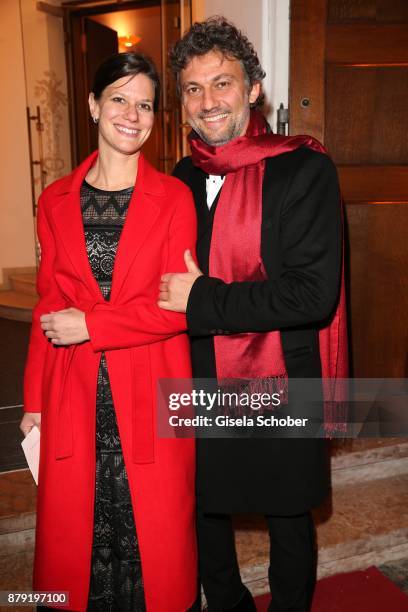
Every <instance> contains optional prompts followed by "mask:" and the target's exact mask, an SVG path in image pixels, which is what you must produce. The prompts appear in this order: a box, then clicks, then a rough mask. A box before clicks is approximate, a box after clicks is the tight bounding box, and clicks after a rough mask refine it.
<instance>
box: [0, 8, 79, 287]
mask: <svg viewBox="0 0 408 612" xmlns="http://www.w3.org/2000/svg"><path fill="white" fill-rule="evenodd" d="M48 2H49V3H52V4H56V5H58V4H60V1H59V0H48ZM0 58H1V59H0V79H1V80H0V82H1V84H2V92H3V95H2V96H1V101H0V125H1V134H2V143H3V146H2V148H1V152H0V157H1V164H0V178H1V185H2V189H1V204H0V285H1V284H2V283H3V281H4V279H3V270H4V269H6V268H20V267H21V268H27V267H30V266H35V264H36V257H35V230H34V221H33V217H32V196H31V179H30V159H29V141H28V129H27V121H26V106H29V107H30V112H31V114H32V115H35V114H36V112H37V111H36V107H37V105H39V106H40V109H41V117H42V122H43V125H44V130H43V132H42V136H43V138H42V140H43V159H44V168H45V170H46V171H47V175H46V184H49V183H51V182H52V181H54V180H55V179H56V178H58V177H60V176H62V175H64V174H67V173H68V172H69V171H70V169H71V167H70V159H71V154H70V142H69V119H68V107H67V84H66V68H65V56H64V36H63V29H62V20H61V19H59V18H56V17H52V16H50V15H47V14H45V13H43V12H40V11H37V10H36V0H1V1H0ZM31 126H32V150H33V157H34V159H39V141H38V135H37V131H36V129H35V123H34V122H32V123H31ZM34 178H35V180H34V187H35V196H36V199H37V198H38V196H39V194H40V192H41V183H40V172H39V168H38V167H36V168H35V170H34Z"/></svg>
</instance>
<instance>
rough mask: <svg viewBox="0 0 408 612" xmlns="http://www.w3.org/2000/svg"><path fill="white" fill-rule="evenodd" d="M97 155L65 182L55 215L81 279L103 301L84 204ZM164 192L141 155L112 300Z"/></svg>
mask: <svg viewBox="0 0 408 612" xmlns="http://www.w3.org/2000/svg"><path fill="white" fill-rule="evenodd" d="M97 155H98V152H97V151H95V152H94V153H92V155H90V156H89V157H88V158H87V159H86V160H85V161H84V162H83V163H82V164H81V165H80V166H78V168H76V169H75V170H74V171H73V172H72V174H71V175H70V176H69V177H68V178H67V180H65V181H64V182H62V183H61V187H60V190H59V191H58V190H57V191H56V194H55V203H54V206H53V209H52V215H53V218H54V221H55V224H56V227H57V231H58V236H59V238H60V240H61V242H62V243H63V245H64V247H65V250H66V252H67V254H68V256H69V258H70V260H71V263H72V265H73V267H74V269H75V271H76V272H77V274H78V276H79V278H80V279H81V280H82V281H83V283H84V285H85V286H86V288H87V290H88V291H89V292H90V294H91V296H92V297H93V298H96V299H98V301H99V300H100V301H103V300H104V297H103V295H102V292H101V290H100V289H99V285H98V283H97V281H96V279H95V277H94V275H93V273H92V269H91V266H90V264H89V260H88V254H87V250H86V242H85V232H84V226H83V222H82V213H81V203H80V189H81V185H82V183H83V181H84V178H85V177H86V175H87V174H88V171H89V169H90V168H91V166H92V165H93V163H94V162H95V159H96V157H97ZM164 194H165V191H164V187H163V184H162V181H161V178H160V173H159V172H157V170H155V169H154V168H153V167H152V166H151V165H150V164H149V163H148V162H147V161H146V160H145V159H144V157H143V155H140V157H139V162H138V172H137V179H136V184H135V188H134V190H133V194H132V197H131V200H130V204H129V210H128V214H127V218H126V221H125V224H124V227H123V230H122V234H121V237H120V240H119V245H118V250H117V253H116V257H115V264H114V270H113V278H112V291H111V300H110V301H114V300H115V299H116V298H117V296H118V295H119V292H120V289H121V287H122V285H123V282H124V280H125V278H126V276H127V273H128V271H129V268H130V266H131V265H132V263H133V260H134V258H135V257H136V255H137V253H138V252H139V250H140V248H141V246H142V244H143V243H144V242H145V240H146V238H147V237H148V234H149V232H150V231H151V229H152V228H153V226H154V224H155V222H156V220H157V217H158V216H159V212H160V202H161V199H162V197H163V195H164Z"/></svg>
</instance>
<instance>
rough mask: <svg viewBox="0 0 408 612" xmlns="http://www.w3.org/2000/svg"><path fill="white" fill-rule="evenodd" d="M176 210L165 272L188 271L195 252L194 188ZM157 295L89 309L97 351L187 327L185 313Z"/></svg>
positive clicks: (150, 340)
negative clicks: (172, 308)
mask: <svg viewBox="0 0 408 612" xmlns="http://www.w3.org/2000/svg"><path fill="white" fill-rule="evenodd" d="M183 192H184V193H185V196H184V197H183V196H181V197H180V202H179V203H178V205H177V208H176V210H175V212H174V214H173V218H172V220H171V223H170V227H169V241H168V255H167V262H166V265H165V272H181V271H185V263H184V251H185V250H186V249H190V251H191V252H192V253H193V254H194V253H195V241H196V231H197V230H196V225H197V222H196V215H195V209H194V204H193V199H192V196H191V193H190V190H184V189H183ZM158 296H159V285H157V296H156V297H155V299H151V300H149V299H147V298H144V299H141V298H139V299H137V300H135V301H134V302H133V303H129V304H126V305H123V306H117V305H111V304H109V303H103V304H102V303H98V304H95V305H94V307H93V308H92V309H91V310H90V311H89V312H87V313H86V315H85V318H86V324H87V328H88V333H89V336H90V343H91V346H92V348H93V350H94V351H95V352H97V351H108V350H114V349H123V348H131V347H136V346H142V345H145V344H151V343H153V342H159V341H160V340H166V339H167V338H171V337H172V336H174V335H176V334H180V333H182V332H185V331H186V330H187V322H186V316H185V314H181V313H177V312H170V311H166V310H163V309H161V308H159V306H158V305H157V300H158Z"/></svg>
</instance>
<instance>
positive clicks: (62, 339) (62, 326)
mask: <svg viewBox="0 0 408 612" xmlns="http://www.w3.org/2000/svg"><path fill="white" fill-rule="evenodd" d="M40 321H41V328H42V329H43V330H44V331H45V335H46V336H47V338H50V339H51V342H52V343H53V344H60V345H64V346H66V345H69V344H80V343H81V342H85V341H86V340H89V334H88V329H87V327H86V322H85V313H84V312H82V310H78V308H66V309H65V310H58V312H51V313H50V314H46V315H42V316H41V317H40Z"/></svg>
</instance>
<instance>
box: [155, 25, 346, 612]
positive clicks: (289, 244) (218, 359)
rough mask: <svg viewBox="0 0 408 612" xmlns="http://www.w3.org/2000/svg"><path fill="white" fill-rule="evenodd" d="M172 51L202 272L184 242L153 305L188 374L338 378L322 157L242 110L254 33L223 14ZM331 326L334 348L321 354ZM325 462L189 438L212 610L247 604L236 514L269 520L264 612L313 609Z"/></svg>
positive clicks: (301, 452) (333, 213)
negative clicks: (175, 333)
mask: <svg viewBox="0 0 408 612" xmlns="http://www.w3.org/2000/svg"><path fill="white" fill-rule="evenodd" d="M170 57H171V63H172V68H173V71H174V73H175V76H176V78H177V82H178V87H179V90H180V94H181V99H182V103H183V106H184V109H185V112H186V117H187V120H188V122H189V123H190V125H191V127H192V128H193V130H194V132H193V134H192V137H191V140H190V144H191V150H192V157H187V158H185V159H183V160H181V162H179V164H178V165H177V166H176V168H175V171H174V174H175V175H176V176H177V177H179V178H180V179H181V180H183V181H184V182H185V183H186V184H187V185H189V186H190V188H191V189H192V192H193V194H194V198H195V203H196V207H197V215H198V222H199V231H198V242H197V259H198V263H199V268H198V267H197V266H196V264H195V263H194V261H193V259H192V257H191V254H190V253H189V252H186V255H185V261H186V265H187V269H188V272H186V273H183V274H180V273H178V274H172V273H169V274H166V275H164V276H163V277H162V283H161V286H160V297H159V305H160V306H161V307H162V308H166V309H170V310H174V311H179V312H186V313H187V321H188V328H189V333H190V336H191V348H192V361H193V371H194V376H195V377H199V378H216V377H218V379H219V380H220V379H228V378H246V379H248V378H251V379H255V380H258V379H264V380H267V381H271V380H272V379H277V380H282V379H284V378H289V380H290V378H291V377H293V378H295V377H296V378H320V377H321V376H322V370H323V374H324V373H327V372H328V371H329V372H330V373H333V371H334V369H337V373H338V374H340V375H345V369H344V367H342V368H340V369H339V365H340V366H345V359H344V358H343V356H344V351H342V346H340V341H342V342H344V330H345V327H344V319H343V316H342V315H343V311H342V309H340V310H339V308H337V305H338V302H339V294H340V284H341V283H340V278H341V267H342V266H341V259H342V256H341V242H342V240H341V223H342V222H341V209H340V199H339V190H338V182H337V176H336V171H335V168H334V165H333V164H332V162H331V161H330V159H329V158H328V157H327V155H325V154H324V153H322V152H319V151H322V147H321V146H320V145H319V144H318V143H317V142H316V141H314V140H313V139H311V138H307V137H298V138H292V139H291V138H285V137H279V136H274V135H272V134H268V133H267V132H268V129H267V125H266V123H265V121H264V120H263V118H262V116H261V115H260V113H259V111H256V110H254V107H255V106H256V105H257V104H259V103H260V102H261V101H262V94H261V81H262V79H263V78H264V76H265V73H264V72H263V70H262V68H261V66H260V64H259V60H258V57H257V55H256V53H255V51H254V48H253V46H252V45H251V43H250V42H249V41H248V39H247V38H246V37H245V36H243V35H242V33H241V32H239V31H238V30H237V29H236V28H235V27H234V26H233V25H232V24H231V23H229V22H228V21H226V20H225V19H224V18H221V17H214V18H210V19H208V20H207V21H205V22H203V23H196V24H194V25H193V26H192V27H191V28H190V30H189V31H188V32H187V33H186V34H185V36H184V37H183V39H182V40H180V41H179V42H178V43H177V44H176V45H175V47H174V48H173V50H172V52H171V56H170ZM251 109H252V110H251ZM343 298H344V296H343V294H342V296H341V305H342V306H343ZM329 321H331V325H333V324H334V325H335V326H336V329H335V332H336V333H335V335H336V343H337V344H336V350H335V351H333V350H331V351H330V355H329V350H328V347H329V346H330V349H333V346H334V344H333V342H332V340H330V339H329V340H328V336H327V334H328V333H329V332H328V330H329V331H330V328H328V327H327V326H328V322H329ZM322 328H324V330H323V331H319V330H321V329H322ZM248 332H250V333H248ZM324 334H326V336H324ZM332 338H333V336H332ZM327 341H328V342H329V344H327ZM325 342H326V344H325ZM330 342H331V344H330ZM339 349H340V353H339ZM334 353H335V355H334ZM276 377H277V378H276ZM271 384H272V383H271ZM327 466H328V461H327V449H326V445H325V440H323V439H306V438H298V439H294V438H292V439H284V438H280V439H277V438H272V439H265V438H262V439H200V440H197V531H198V542H199V554H200V576H201V580H202V583H203V587H204V592H205V595H206V598H207V603H208V609H209V611H210V612H220V611H224V610H225V611H226V610H234V611H235V612H241V611H249V610H255V609H256V608H255V604H254V600H253V598H252V596H251V594H250V592H249V591H248V590H247V589H246V588H245V587H244V585H243V584H242V581H241V577H240V573H239V567H238V563H237V557H236V552H235V546H234V534H233V529H232V524H231V517H230V514H231V513H233V512H261V513H263V514H264V515H265V516H266V520H267V523H268V528H269V534H270V540H271V553H270V569H269V582H270V587H271V592H272V603H271V605H270V608H269V609H270V611H273V612H283V611H284V610H285V611H292V612H295V611H296V612H306V611H308V610H310V606H311V600H312V594H313V588H314V583H315V570H316V550H315V538H314V526H313V522H312V518H311V515H310V510H311V508H312V507H314V506H316V505H318V504H320V503H321V502H322V501H323V500H324V498H325V497H326V495H327V493H328V489H329V473H328V467H327ZM197 609H198V608H197Z"/></svg>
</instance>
